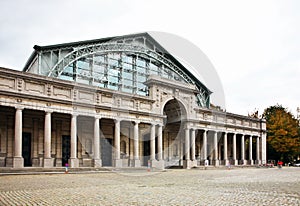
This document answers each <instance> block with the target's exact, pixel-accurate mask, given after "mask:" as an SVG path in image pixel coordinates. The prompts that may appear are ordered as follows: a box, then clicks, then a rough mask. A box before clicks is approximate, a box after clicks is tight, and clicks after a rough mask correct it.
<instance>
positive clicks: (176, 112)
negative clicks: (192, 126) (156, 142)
mask: <svg viewBox="0 0 300 206" xmlns="http://www.w3.org/2000/svg"><path fill="white" fill-rule="evenodd" d="M163 114H164V115H165V116H166V119H165V120H164V130H163V142H164V154H165V158H164V159H165V166H166V167H176V166H182V165H183V161H182V160H183V159H184V139H183V138H182V137H183V136H184V131H183V128H184V122H185V121H186V117H187V115H186V114H187V113H186V109H185V107H184V105H183V104H182V103H181V102H180V101H179V100H177V99H171V100H169V101H168V102H167V103H166V104H165V106H164V108H163Z"/></svg>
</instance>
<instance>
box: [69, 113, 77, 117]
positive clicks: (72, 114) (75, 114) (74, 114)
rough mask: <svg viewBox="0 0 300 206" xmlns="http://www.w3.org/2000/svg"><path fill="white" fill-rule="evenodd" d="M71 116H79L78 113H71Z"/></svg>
mask: <svg viewBox="0 0 300 206" xmlns="http://www.w3.org/2000/svg"><path fill="white" fill-rule="evenodd" d="M71 116H72V117H77V116H79V114H78V113H71Z"/></svg>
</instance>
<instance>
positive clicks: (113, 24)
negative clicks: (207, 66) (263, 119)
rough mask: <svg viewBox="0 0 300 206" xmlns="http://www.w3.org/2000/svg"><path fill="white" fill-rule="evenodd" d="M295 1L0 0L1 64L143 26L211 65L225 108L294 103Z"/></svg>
mask: <svg viewBox="0 0 300 206" xmlns="http://www.w3.org/2000/svg"><path fill="white" fill-rule="evenodd" d="M299 11H300V1H297V0H294V1H292V0H286V1H276V0H271V1H267V0H265V1H263V0H259V1H254V0H251V1H241V0H236V1H231V0H226V1H224V0H220V1H200V0H195V1H192V0H190V1H182V0H179V1H176V0H151V1H150V0H133V1H129V0H106V1H103V0H78V1H76V0H48V1H46V0H44V1H41V0H1V1H0V29H1V33H0V66H1V67H7V68H11V69H17V70H21V69H22V68H23V66H24V64H25V62H26V60H27V59H28V58H29V56H30V54H31V53H32V51H33V48H32V47H33V46H34V45H35V44H37V45H49V44H57V43H65V42H72V41H80V40H88V39H96V38H102V37H108V36H116V35H123V34H131V33H137V32H144V31H163V32H168V33H172V34H176V35H179V36H181V37H183V38H185V39H187V40H189V41H190V42H192V43H193V44H195V45H196V46H197V47H198V48H200V49H201V50H202V51H203V52H204V53H205V54H206V55H207V57H208V58H209V59H210V61H211V63H212V64H213V65H214V68H215V69H216V71H217V73H218V75H219V77H220V79H221V81H222V84H223V88H224V91H225V98H226V110H227V111H229V112H234V113H238V114H243V115H247V114H248V113H249V112H250V113H251V112H253V111H254V110H255V108H257V109H259V112H260V113H262V112H263V109H265V108H267V107H268V106H271V105H275V104H277V103H279V104H282V105H283V106H284V107H287V108H288V109H289V110H290V111H292V112H293V113H294V114H296V108H297V107H300V103H299V99H300V87H299V82H300V38H299V37H300V12H299Z"/></svg>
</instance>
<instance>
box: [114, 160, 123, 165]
mask: <svg viewBox="0 0 300 206" xmlns="http://www.w3.org/2000/svg"><path fill="white" fill-rule="evenodd" d="M113 166H114V167H123V160H121V159H115V160H114V161H113Z"/></svg>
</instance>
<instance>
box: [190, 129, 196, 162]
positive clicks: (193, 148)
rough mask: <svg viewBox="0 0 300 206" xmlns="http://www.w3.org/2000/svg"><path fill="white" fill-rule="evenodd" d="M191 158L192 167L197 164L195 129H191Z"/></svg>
mask: <svg viewBox="0 0 300 206" xmlns="http://www.w3.org/2000/svg"><path fill="white" fill-rule="evenodd" d="M191 149H192V152H191V159H192V167H196V166H197V159H196V130H195V129H193V128H192V129H191Z"/></svg>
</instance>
